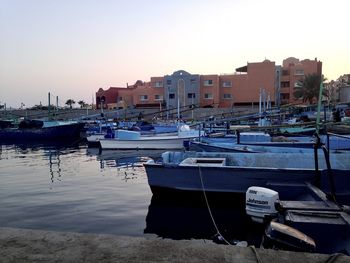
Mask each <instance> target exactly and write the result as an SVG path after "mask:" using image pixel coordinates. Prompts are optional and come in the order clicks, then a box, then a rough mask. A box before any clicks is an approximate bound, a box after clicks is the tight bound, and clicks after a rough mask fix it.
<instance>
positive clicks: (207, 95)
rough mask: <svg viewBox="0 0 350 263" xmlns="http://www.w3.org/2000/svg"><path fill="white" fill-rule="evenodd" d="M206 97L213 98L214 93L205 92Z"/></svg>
mask: <svg viewBox="0 0 350 263" xmlns="http://www.w3.org/2000/svg"><path fill="white" fill-rule="evenodd" d="M204 98H205V99H212V98H213V94H211V93H205V94H204Z"/></svg>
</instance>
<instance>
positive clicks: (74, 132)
mask: <svg viewBox="0 0 350 263" xmlns="http://www.w3.org/2000/svg"><path fill="white" fill-rule="evenodd" d="M83 127H84V123H80V122H74V121H67V122H63V121H40V120H31V121H28V120H25V121H22V122H20V123H19V125H18V127H10V128H3V129H0V141H5V140H14V141H24V140H51V139H74V138H79V137H80V132H81V131H82V129H83Z"/></svg>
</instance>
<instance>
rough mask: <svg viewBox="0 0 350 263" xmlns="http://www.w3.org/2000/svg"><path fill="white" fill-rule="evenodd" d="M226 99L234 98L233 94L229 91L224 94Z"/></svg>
mask: <svg viewBox="0 0 350 263" xmlns="http://www.w3.org/2000/svg"><path fill="white" fill-rule="evenodd" d="M224 99H226V100H230V99H232V94H229V93H227V94H224Z"/></svg>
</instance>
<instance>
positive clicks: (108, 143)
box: [100, 126, 203, 150]
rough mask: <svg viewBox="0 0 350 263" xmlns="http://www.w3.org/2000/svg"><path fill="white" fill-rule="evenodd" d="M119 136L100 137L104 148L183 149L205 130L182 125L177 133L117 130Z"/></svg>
mask: <svg viewBox="0 0 350 263" xmlns="http://www.w3.org/2000/svg"><path fill="white" fill-rule="evenodd" d="M117 132H118V134H117V136H116V137H117V138H104V139H100V144H101V148H102V150H132V149H135V150H159V149H183V148H184V143H185V142H187V141H189V140H191V139H193V138H196V137H200V136H202V135H203V132H201V131H197V130H191V129H189V128H188V126H187V128H183V127H180V129H179V131H178V134H177V135H157V136H141V134H140V133H139V132H134V131H124V130H118V131H117Z"/></svg>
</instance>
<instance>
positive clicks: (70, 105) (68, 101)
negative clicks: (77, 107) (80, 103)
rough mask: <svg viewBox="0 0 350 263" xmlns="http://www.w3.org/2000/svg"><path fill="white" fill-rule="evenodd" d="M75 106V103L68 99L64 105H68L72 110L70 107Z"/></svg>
mask: <svg viewBox="0 0 350 263" xmlns="http://www.w3.org/2000/svg"><path fill="white" fill-rule="evenodd" d="M73 104H75V101H74V100H72V99H69V100H67V101H66V105H68V106H69V107H70V108H72V105H73Z"/></svg>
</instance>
